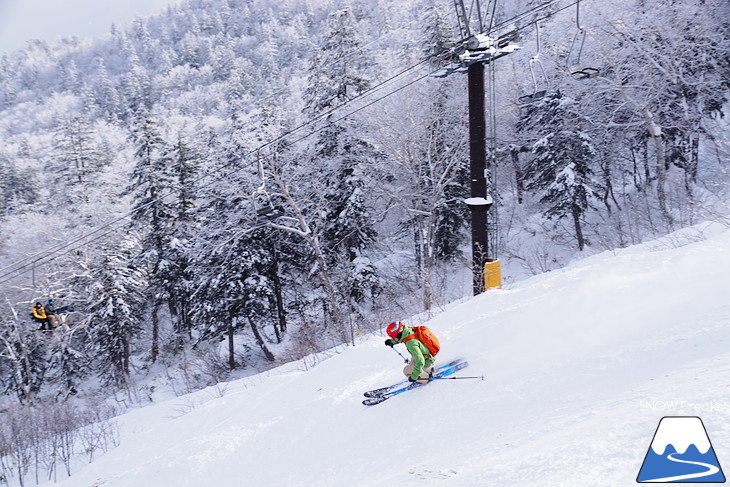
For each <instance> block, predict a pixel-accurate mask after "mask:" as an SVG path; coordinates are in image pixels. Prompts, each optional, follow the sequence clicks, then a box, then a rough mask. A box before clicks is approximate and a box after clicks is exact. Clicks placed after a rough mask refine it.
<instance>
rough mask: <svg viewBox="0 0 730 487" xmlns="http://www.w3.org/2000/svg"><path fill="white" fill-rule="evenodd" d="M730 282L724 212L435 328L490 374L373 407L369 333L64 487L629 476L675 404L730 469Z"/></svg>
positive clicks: (205, 401)
mask: <svg viewBox="0 0 730 487" xmlns="http://www.w3.org/2000/svg"><path fill="white" fill-rule="evenodd" d="M729 276H730V230H728V229H727V228H725V227H723V226H722V225H719V224H708V225H702V226H697V227H694V228H691V229H687V230H683V231H681V232H679V233H677V234H674V235H672V236H670V237H667V238H665V239H662V240H660V241H654V242H651V243H648V244H644V245H641V246H637V247H632V248H628V249H624V250H621V251H616V252H613V253H610V252H606V253H603V254H600V255H596V256H593V257H590V258H587V259H585V260H581V261H578V262H575V263H574V264H572V265H570V266H568V267H567V268H565V269H562V270H559V271H554V272H550V273H547V274H543V275H539V276H536V277H534V278H531V279H528V280H525V281H522V282H518V283H516V284H514V285H512V286H510V288H509V289H504V290H492V291H489V292H487V293H485V294H483V295H481V296H478V297H476V298H473V299H470V300H468V301H466V302H462V303H459V304H455V305H453V306H452V307H450V308H449V309H448V310H446V311H445V312H444V313H442V314H440V315H438V316H437V317H435V318H434V319H432V320H431V321H429V322H428V325H429V326H430V327H431V328H432V329H433V330H435V331H436V332H437V333H438V335H439V336H440V338H441V344H442V347H443V348H442V352H441V354H440V357H441V361H442V362H443V361H446V360H449V359H452V358H457V357H464V358H466V359H468V360H469V362H470V364H471V365H470V367H469V368H467V369H465V370H464V371H462V373H463V375H481V374H484V375H485V377H486V380H485V381H479V380H455V381H439V382H436V383H433V384H430V385H428V386H427V387H424V388H420V389H417V390H414V391H411V392H408V393H406V394H403V395H401V396H398V397H395V398H393V399H391V400H389V401H386V402H385V403H383V404H380V405H377V406H373V407H370V408H368V407H365V406H363V405H362V404H361V401H362V399H363V396H362V392H363V391H365V390H368V389H372V388H375V387H379V386H384V385H388V384H390V383H393V382H395V381H399V380H401V378H402V376H401V373H400V369H401V365H402V363H401V359H400V358H399V357H398V356H397V355H396V354H395V353H393V351H391V350H389V349H388V348H387V347H385V346H384V345H383V337H378V336H373V337H372V338H371V339H369V340H367V341H365V342H364V343H361V344H360V345H358V346H357V347H354V348H350V349H347V350H345V352H344V353H341V354H338V355H336V356H334V357H333V358H331V359H329V360H326V361H324V362H323V363H321V364H320V365H319V366H317V367H315V368H313V369H311V370H308V371H304V370H302V369H298V368H297V364H290V365H287V366H284V367H281V368H279V369H276V370H273V371H271V372H269V373H266V374H263V375H260V376H256V377H253V378H248V379H243V380H239V381H235V382H231V383H229V384H225V385H220V386H219V387H218V388H213V389H209V390H204V391H201V392H198V393H195V394H191V395H188V396H185V397H180V398H176V399H173V400H170V401H167V402H164V403H161V404H158V405H155V406H151V407H146V408H143V409H140V410H136V411H133V412H130V413H128V414H126V415H124V416H123V417H121V418H120V424H121V436H122V440H121V446H119V447H118V448H116V449H115V450H112V451H110V452H109V453H107V454H106V455H104V456H102V457H100V458H99V459H98V460H97V461H95V462H94V463H92V464H90V465H88V466H84V467H82V466H81V465H79V466H77V468H76V473H75V475H74V476H73V477H71V478H69V479H66V480H65V481H62V482H59V483H58V484H57V485H59V486H63V487H71V486H74V487H76V486H84V487H90V486H103V487H139V486H157V487H167V486H170V487H173V486H174V487H185V486H191V487H193V486H194V487H199V486H203V485H205V486H215V487H228V486H230V487H240V486H243V485H251V486H277V487H279V486H299V485H301V486H318V487H320V486H337V487H340V486H343V485H351V486H383V485H399V486H407V485H419V486H423V485H449V486H487V485H489V486H561V487H563V486H588V485H591V486H611V487H614V486H623V485H634V483H635V479H636V475H637V473H638V471H639V468H640V467H641V463H642V460H643V459H644V456H645V455H646V453H647V449H648V447H649V445H650V443H651V441H652V436H653V434H654V432H655V429H656V427H657V424H658V422H659V420H660V419H661V417H663V416H666V415H696V416H700V417H701V418H702V420H703V422H704V424H705V426H706V428H707V432H708V434H709V437H710V439H711V441H712V444H713V446H714V449H715V452H716V453H717V457H718V459H719V461H720V464H721V465H730V379H728V377H730V300H729V299H728V284H729V283H730V277H729ZM393 318H394V319H395V318H401V317H397V316H394V317H393ZM725 474H726V475H727V474H728V472H727V471H726V472H725Z"/></svg>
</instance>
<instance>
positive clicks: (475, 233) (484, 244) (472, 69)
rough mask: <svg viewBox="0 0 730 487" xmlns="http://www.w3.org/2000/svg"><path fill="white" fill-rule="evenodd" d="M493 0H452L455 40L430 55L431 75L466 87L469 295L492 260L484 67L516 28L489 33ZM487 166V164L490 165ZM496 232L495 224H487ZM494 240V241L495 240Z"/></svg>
mask: <svg viewBox="0 0 730 487" xmlns="http://www.w3.org/2000/svg"><path fill="white" fill-rule="evenodd" d="M495 6H496V0H489V1H488V3H487V6H486V10H483V9H482V7H481V5H480V1H479V0H471V2H470V4H469V7H468V8H467V7H466V6H465V5H464V1H463V0H454V7H455V8H456V18H457V21H458V24H459V31H460V34H461V37H462V39H461V41H459V42H457V43H456V45H455V46H454V47H453V48H452V49H449V50H448V51H445V52H443V53H441V54H439V55H436V56H434V57H433V58H432V59H431V66H432V67H433V68H434V69H437V71H436V72H435V73H434V74H433V75H434V76H437V77H445V76H448V75H450V74H453V73H457V72H467V75H468V91H469V159H470V164H469V171H470V179H471V188H470V190H471V193H470V195H471V197H470V198H468V199H467V200H466V201H465V203H466V204H467V205H469V209H470V210H471V237H472V275H473V281H472V282H473V290H474V295H475V296H476V295H477V294H480V293H482V292H483V291H484V288H485V285H484V265H485V264H486V263H487V261H488V260H491V259H492V258H496V255H494V254H495V251H496V249H494V248H491V249H490V248H489V235H488V233H489V232H488V218H487V216H488V213H489V209H490V208H491V206H492V203H493V200H492V197H491V195H490V194H489V192H488V188H489V184H488V183H489V181H488V178H489V177H490V173H489V170H488V166H487V153H486V141H487V130H486V128H487V123H486V116H485V91H484V66H485V65H486V64H489V63H491V62H492V61H494V60H495V59H498V58H500V57H502V56H506V55H507V54H509V53H511V52H513V51H515V50H516V49H519V48H520V46H519V45H518V44H517V42H518V40H519V35H518V34H517V32H516V31H514V30H511V31H505V32H502V33H500V32H493V31H492V24H493V21H494V8H495ZM492 169H493V168H492ZM493 231H495V232H496V225H495V226H494V227H493ZM495 241H496V239H495Z"/></svg>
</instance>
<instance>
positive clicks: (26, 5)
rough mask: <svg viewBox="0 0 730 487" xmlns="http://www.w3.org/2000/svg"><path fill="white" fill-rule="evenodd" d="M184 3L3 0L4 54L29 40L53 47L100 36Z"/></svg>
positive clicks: (0, 35)
mask: <svg viewBox="0 0 730 487" xmlns="http://www.w3.org/2000/svg"><path fill="white" fill-rule="evenodd" d="M180 1H181V0H0V53H2V52H9V51H13V50H16V49H20V48H22V47H24V46H25V43H26V41H27V40H29V39H42V40H44V41H46V42H48V43H49V44H53V43H55V42H57V41H59V40H60V39H62V38H64V37H72V36H78V37H81V38H84V37H98V36H103V35H105V34H107V33H109V30H110V27H111V25H112V24H116V25H117V27H119V28H121V27H122V26H124V25H126V24H129V23H130V22H131V21H132V20H133V19H134V17H135V16H136V15H140V16H148V15H151V14H154V13H157V12H159V11H162V10H164V9H165V8H166V7H167V5H168V4H176V3H180Z"/></svg>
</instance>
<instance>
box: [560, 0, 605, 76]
mask: <svg viewBox="0 0 730 487" xmlns="http://www.w3.org/2000/svg"><path fill="white" fill-rule="evenodd" d="M575 23H576V26H577V27H578V31H577V32H576V33H575V35H574V36H573V42H571V43H570V50H569V51H568V60H567V63H566V64H567V66H568V71H569V72H570V75H571V76H573V78H575V79H587V78H592V77H594V76H597V75H598V74H599V72H600V71H599V69H598V68H592V67H587V66H583V65H582V64H581V62H580V56H581V54H582V53H583V45H584V44H585V41H586V30H585V29H584V28H583V27H581V25H580V0H578V1H577V2H576V14H575ZM576 45H577V54H575V57H574V55H573V53H574V52H575V50H576Z"/></svg>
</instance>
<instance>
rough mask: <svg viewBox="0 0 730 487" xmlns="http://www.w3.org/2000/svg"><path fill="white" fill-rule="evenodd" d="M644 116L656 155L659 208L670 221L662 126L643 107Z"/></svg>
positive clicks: (670, 221)
mask: <svg viewBox="0 0 730 487" xmlns="http://www.w3.org/2000/svg"><path fill="white" fill-rule="evenodd" d="M641 114H642V115H643V116H644V122H645V123H646V126H647V128H648V129H649V135H650V136H651V139H652V141H653V142H654V153H655V157H656V179H657V184H656V191H657V200H658V201H659V209H660V210H661V212H662V215H664V218H665V219H666V220H667V222H669V223H672V215H671V214H670V213H669V209H668V208H667V194H666V188H665V186H666V183H667V159H666V154H665V151H664V141H663V140H662V128H661V127H660V126H659V125H657V124H656V122H655V121H654V115H653V114H652V113H651V112H650V111H649V109H648V108H644V109H643V110H642V111H641Z"/></svg>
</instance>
